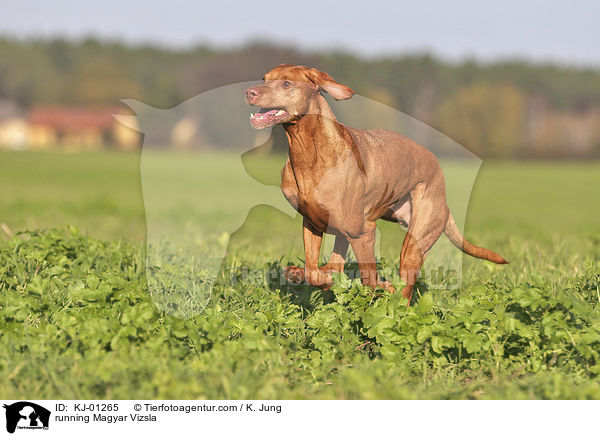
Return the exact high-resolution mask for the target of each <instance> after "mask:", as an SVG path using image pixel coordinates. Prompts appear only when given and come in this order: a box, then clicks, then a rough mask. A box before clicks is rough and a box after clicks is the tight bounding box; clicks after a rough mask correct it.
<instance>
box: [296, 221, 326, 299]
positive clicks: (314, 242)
mask: <svg viewBox="0 0 600 436" xmlns="http://www.w3.org/2000/svg"><path fill="white" fill-rule="evenodd" d="M302 237H303V239H304V269H302V268H300V267H297V266H288V267H286V268H285V269H284V273H285V276H286V278H287V279H288V280H289V281H292V282H298V283H299V282H302V281H303V280H306V281H307V282H308V283H310V284H311V285H313V286H321V287H322V286H328V285H331V283H332V281H331V277H329V275H328V274H327V273H325V272H323V271H321V270H320V269H319V253H320V251H321V242H322V241H323V232H321V231H319V230H317V229H315V228H314V226H313V225H312V224H311V223H310V221H308V220H307V219H306V218H304V220H303V221H302Z"/></svg>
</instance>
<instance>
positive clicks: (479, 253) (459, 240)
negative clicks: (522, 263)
mask: <svg viewBox="0 0 600 436" xmlns="http://www.w3.org/2000/svg"><path fill="white" fill-rule="evenodd" d="M444 233H446V236H448V239H450V242H452V243H453V244H454V245H456V246H457V247H458V248H459V249H460V250H461V251H463V252H465V253H467V254H470V255H471V256H473V257H478V258H479V259H486V260H489V261H490V262H494V263H500V264H505V263H508V261H507V260H506V259H504V258H503V257H502V256H500V255H499V254H498V253H494V252H493V251H492V250H488V249H487V248H483V247H478V246H477V245H474V244H471V243H470V242H469V241H467V240H466V239H465V237H464V236H463V234H462V233H461V232H460V230H459V228H458V227H457V226H456V223H455V222H454V218H453V217H452V214H449V215H448V222H447V223H446V228H445V229H444Z"/></svg>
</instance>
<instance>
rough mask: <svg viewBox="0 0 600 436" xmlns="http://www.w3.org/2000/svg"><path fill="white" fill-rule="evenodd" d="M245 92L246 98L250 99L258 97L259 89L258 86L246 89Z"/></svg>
mask: <svg viewBox="0 0 600 436" xmlns="http://www.w3.org/2000/svg"><path fill="white" fill-rule="evenodd" d="M244 93H245V94H246V98H247V99H248V100H252V99H254V98H256V97H258V90H257V89H256V88H248V89H246V91H244Z"/></svg>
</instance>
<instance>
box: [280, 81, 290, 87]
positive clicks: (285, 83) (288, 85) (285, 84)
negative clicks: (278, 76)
mask: <svg viewBox="0 0 600 436" xmlns="http://www.w3.org/2000/svg"><path fill="white" fill-rule="evenodd" d="M281 86H283V87H284V88H289V87H290V86H292V82H290V81H289V80H286V81H284V82H283V83H282V84H281Z"/></svg>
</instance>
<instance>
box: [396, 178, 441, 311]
mask: <svg viewBox="0 0 600 436" xmlns="http://www.w3.org/2000/svg"><path fill="white" fill-rule="evenodd" d="M411 203H412V217H411V221H410V224H409V226H408V230H407V233H406V236H405V237H404V242H403V243H402V252H401V253H400V268H399V270H400V271H399V273H400V278H401V279H402V280H404V282H405V283H406V286H405V287H404V289H402V296H403V297H404V298H406V299H408V304H409V305H410V300H411V298H412V294H413V289H414V285H415V282H416V281H417V278H418V276H419V273H420V272H421V267H422V266H423V263H424V262H425V256H427V253H429V250H430V249H431V247H432V246H433V244H435V242H436V241H437V240H438V239H439V237H440V235H441V234H442V232H443V231H444V228H445V227H446V222H447V221H448V213H449V211H448V206H447V205H446V188H445V183H444V179H443V175H442V174H441V172H440V173H438V174H437V175H436V176H434V178H433V180H432V181H430V183H429V184H428V185H425V184H424V183H423V184H420V185H417V187H416V188H415V189H414V190H413V192H412V193H411Z"/></svg>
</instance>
